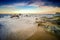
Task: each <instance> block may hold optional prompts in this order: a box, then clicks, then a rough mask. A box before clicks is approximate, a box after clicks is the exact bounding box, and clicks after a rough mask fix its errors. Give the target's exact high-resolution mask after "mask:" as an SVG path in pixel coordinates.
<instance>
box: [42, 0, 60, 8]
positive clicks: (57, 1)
mask: <svg viewBox="0 0 60 40" xmlns="http://www.w3.org/2000/svg"><path fill="white" fill-rule="evenodd" d="M42 1H43V2H45V5H47V6H55V7H60V0H42Z"/></svg>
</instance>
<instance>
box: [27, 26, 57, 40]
mask: <svg viewBox="0 0 60 40" xmlns="http://www.w3.org/2000/svg"><path fill="white" fill-rule="evenodd" d="M27 40H58V39H57V38H56V36H54V35H52V34H50V33H48V32H46V31H45V30H44V28H42V27H38V28H37V32H35V34H33V35H32V36H31V37H29V38H28V39H27Z"/></svg>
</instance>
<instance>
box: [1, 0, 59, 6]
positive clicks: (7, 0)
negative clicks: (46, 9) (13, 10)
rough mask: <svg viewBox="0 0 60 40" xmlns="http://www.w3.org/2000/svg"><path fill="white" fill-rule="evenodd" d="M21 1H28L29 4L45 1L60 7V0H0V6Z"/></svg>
mask: <svg viewBox="0 0 60 40" xmlns="http://www.w3.org/2000/svg"><path fill="white" fill-rule="evenodd" d="M21 2H25V3H28V5H29V4H32V3H34V2H44V3H45V4H44V6H54V7H60V0H0V6H1V5H9V4H14V3H21Z"/></svg>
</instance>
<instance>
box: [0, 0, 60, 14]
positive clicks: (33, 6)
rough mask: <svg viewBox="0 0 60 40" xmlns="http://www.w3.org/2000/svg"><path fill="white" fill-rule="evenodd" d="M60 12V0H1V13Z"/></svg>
mask: <svg viewBox="0 0 60 40" xmlns="http://www.w3.org/2000/svg"><path fill="white" fill-rule="evenodd" d="M56 12H60V0H0V14H14V13H16V14H19V13H27V14H30V13H32V14H54V13H56Z"/></svg>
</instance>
